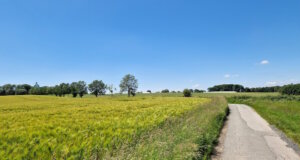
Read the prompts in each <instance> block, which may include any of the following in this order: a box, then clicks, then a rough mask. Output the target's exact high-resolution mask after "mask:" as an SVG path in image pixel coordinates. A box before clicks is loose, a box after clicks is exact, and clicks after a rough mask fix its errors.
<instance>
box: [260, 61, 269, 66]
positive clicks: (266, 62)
mask: <svg viewBox="0 0 300 160" xmlns="http://www.w3.org/2000/svg"><path fill="white" fill-rule="evenodd" d="M269 63H270V62H269V61H268V60H263V61H261V62H260V64H261V65H266V64H269Z"/></svg>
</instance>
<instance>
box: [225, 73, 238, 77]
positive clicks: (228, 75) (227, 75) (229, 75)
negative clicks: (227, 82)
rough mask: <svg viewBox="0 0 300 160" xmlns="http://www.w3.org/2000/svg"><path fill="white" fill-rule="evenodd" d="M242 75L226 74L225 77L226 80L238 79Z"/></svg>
mask: <svg viewBox="0 0 300 160" xmlns="http://www.w3.org/2000/svg"><path fill="white" fill-rule="evenodd" d="M239 76H240V75H238V74H232V75H231V74H225V75H224V78H237V77H239Z"/></svg>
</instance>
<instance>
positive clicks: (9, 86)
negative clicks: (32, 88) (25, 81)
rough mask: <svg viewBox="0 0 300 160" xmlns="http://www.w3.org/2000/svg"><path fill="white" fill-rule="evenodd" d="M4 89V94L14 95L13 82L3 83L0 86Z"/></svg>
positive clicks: (14, 87)
mask: <svg viewBox="0 0 300 160" xmlns="http://www.w3.org/2000/svg"><path fill="white" fill-rule="evenodd" d="M2 87H3V89H4V91H5V95H14V94H15V89H16V86H15V85H13V84H5V85H3V86H2Z"/></svg>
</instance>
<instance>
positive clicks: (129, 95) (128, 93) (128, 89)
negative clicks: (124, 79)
mask: <svg viewBox="0 0 300 160" xmlns="http://www.w3.org/2000/svg"><path fill="white" fill-rule="evenodd" d="M130 91H131V90H130V89H129V88H128V97H130Z"/></svg>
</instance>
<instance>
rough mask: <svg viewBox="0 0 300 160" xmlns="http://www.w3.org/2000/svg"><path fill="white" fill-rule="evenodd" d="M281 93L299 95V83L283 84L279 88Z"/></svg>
mask: <svg viewBox="0 0 300 160" xmlns="http://www.w3.org/2000/svg"><path fill="white" fill-rule="evenodd" d="M280 93H281V94H287V95H300V84H290V85H285V86H283V87H282V88H281V90H280Z"/></svg>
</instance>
